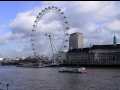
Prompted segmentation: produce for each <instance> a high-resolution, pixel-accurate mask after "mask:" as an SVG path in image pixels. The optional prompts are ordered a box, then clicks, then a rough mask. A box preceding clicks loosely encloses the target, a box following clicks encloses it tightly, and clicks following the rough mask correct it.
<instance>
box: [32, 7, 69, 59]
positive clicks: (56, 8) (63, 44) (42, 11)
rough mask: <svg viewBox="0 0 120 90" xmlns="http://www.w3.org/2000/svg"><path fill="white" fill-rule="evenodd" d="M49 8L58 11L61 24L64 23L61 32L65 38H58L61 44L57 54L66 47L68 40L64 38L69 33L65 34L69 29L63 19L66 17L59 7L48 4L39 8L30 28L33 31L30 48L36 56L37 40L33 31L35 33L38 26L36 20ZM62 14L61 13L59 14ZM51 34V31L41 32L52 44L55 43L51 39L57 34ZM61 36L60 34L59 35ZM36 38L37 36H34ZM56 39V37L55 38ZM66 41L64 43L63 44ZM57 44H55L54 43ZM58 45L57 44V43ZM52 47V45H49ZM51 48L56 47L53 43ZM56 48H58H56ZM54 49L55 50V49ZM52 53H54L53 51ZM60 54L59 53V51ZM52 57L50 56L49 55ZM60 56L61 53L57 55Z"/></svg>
mask: <svg viewBox="0 0 120 90" xmlns="http://www.w3.org/2000/svg"><path fill="white" fill-rule="evenodd" d="M51 10H53V12H55V13H58V14H59V16H60V17H61V18H62V19H63V25H64V28H63V30H64V31H63V34H64V38H65V39H63V38H60V39H62V40H63V41H62V40H60V41H61V42H63V43H62V44H61V45H62V46H60V49H59V50H58V51H57V54H58V53H59V51H61V50H63V49H65V48H66V47H67V45H66V44H68V43H67V42H68V40H67V39H66V38H68V37H67V36H68V35H69V34H67V32H66V30H68V29H69V27H68V25H67V24H68V21H66V20H65V18H66V16H64V15H63V14H64V12H62V11H61V9H59V8H58V7H56V6H49V7H47V8H45V9H43V10H41V12H40V13H39V14H38V16H37V17H36V20H35V21H34V24H33V29H32V31H33V33H34V34H33V35H31V37H32V39H31V43H32V50H33V52H34V56H36V54H37V53H38V52H37V48H36V46H37V45H38V44H36V43H38V42H37V40H35V33H37V32H35V31H37V26H38V24H39V23H38V22H39V21H40V19H41V18H42V17H43V16H44V15H45V14H46V13H47V12H49V11H51ZM61 14H62V15H61ZM51 34H52V33H44V34H43V36H47V37H48V38H47V39H50V40H51V41H50V43H53V44H55V42H54V41H52V40H56V39H55V36H57V35H55V36H54V35H53V36H51ZM63 34H62V35H63ZM58 37H59V36H58ZM60 37H61V36H60ZM36 39H37V38H36ZM57 40H58V39H57ZM65 43H66V44H65ZM56 45H57V44H56ZM58 46H59V45H58ZM50 47H51V45H50ZM51 48H52V47H51ZM53 48H54V50H55V49H56V47H55V46H54V45H53ZM57 49H58V48H57ZM55 51H56V50H55ZM53 54H54V53H53ZM60 54H61V53H60ZM51 57H52V56H51ZM59 57H60V58H62V57H61V55H60V56H59Z"/></svg>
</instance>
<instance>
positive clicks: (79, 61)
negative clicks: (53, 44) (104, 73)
mask: <svg viewBox="0 0 120 90" xmlns="http://www.w3.org/2000/svg"><path fill="white" fill-rule="evenodd" d="M72 42H74V41H72ZM66 56H67V59H66V61H65V62H64V64H67V65H120V44H117V40H116V37H115V35H114V36H113V44H110V45H93V46H92V47H88V48H74V49H70V50H69V51H68V52H67V55H66Z"/></svg>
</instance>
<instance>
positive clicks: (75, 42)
mask: <svg viewBox="0 0 120 90" xmlns="http://www.w3.org/2000/svg"><path fill="white" fill-rule="evenodd" d="M83 39H84V38H83V34H82V33H79V32H76V33H73V34H71V35H70V38H69V49H77V48H83V47H84V42H83Z"/></svg>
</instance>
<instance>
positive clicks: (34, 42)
mask: <svg viewBox="0 0 120 90" xmlns="http://www.w3.org/2000/svg"><path fill="white" fill-rule="evenodd" d="M50 15H51V16H52V17H53V15H54V17H53V18H52V19H48V18H47V19H48V21H49V22H50V20H51V22H50V23H52V20H53V22H54V23H55V24H56V25H55V27H57V25H58V27H57V28H54V26H53V27H52V29H53V30H52V29H51V28H49V27H47V25H48V26H50V25H51V24H50V25H49V23H48V22H46V23H48V24H46V25H45V24H44V25H42V24H41V22H42V20H43V19H44V18H46V17H50ZM50 18H51V17H50ZM56 19H57V20H56ZM46 21H47V20H46ZM55 21H56V22H55ZM46 27H47V29H46ZM69 29H70V27H69V23H68V21H67V17H66V16H65V15H64V12H63V11H62V10H61V9H60V8H58V7H56V6H48V7H47V8H44V9H43V10H41V11H40V12H39V13H38V15H37V16H36V19H35V21H34V24H33V28H32V33H31V39H30V42H31V46H32V52H33V57H39V58H40V57H41V56H46V57H48V58H49V59H50V60H51V61H52V63H58V62H61V61H62V60H63V59H64V53H65V52H66V51H67V50H68V47H69V46H68V45H69V44H68V43H69V34H68V30H69Z"/></svg>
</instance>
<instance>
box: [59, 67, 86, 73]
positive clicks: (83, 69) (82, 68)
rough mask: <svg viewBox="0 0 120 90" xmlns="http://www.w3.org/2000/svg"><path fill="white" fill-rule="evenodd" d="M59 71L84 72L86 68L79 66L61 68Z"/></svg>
mask: <svg viewBox="0 0 120 90" xmlns="http://www.w3.org/2000/svg"><path fill="white" fill-rule="evenodd" d="M59 72H62V73H86V68H85V67H81V68H61V69H60V70H59Z"/></svg>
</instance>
